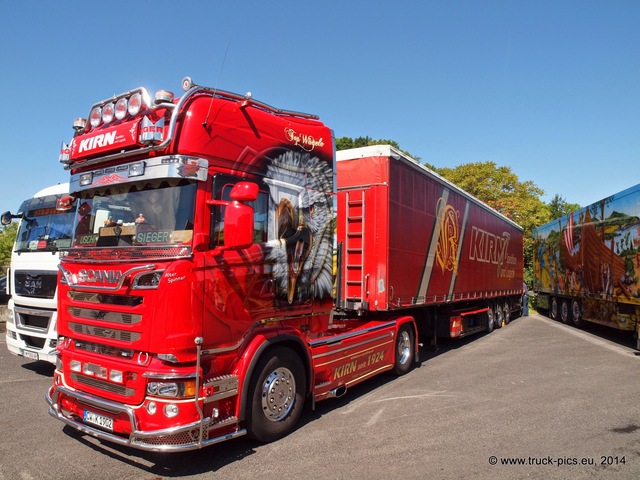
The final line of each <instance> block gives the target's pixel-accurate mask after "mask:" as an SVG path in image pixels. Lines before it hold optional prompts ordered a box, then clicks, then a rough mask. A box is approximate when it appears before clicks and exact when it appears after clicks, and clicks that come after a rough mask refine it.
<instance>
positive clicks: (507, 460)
mask: <svg viewBox="0 0 640 480" xmlns="http://www.w3.org/2000/svg"><path fill="white" fill-rule="evenodd" d="M489 464H490V465H505V466H507V465H523V466H557V467H566V466H568V467H571V466H615V465H627V458H626V456H624V455H623V456H618V455H600V456H596V457H566V456H561V457H552V456H546V457H496V456H494V455H492V456H490V457H489Z"/></svg>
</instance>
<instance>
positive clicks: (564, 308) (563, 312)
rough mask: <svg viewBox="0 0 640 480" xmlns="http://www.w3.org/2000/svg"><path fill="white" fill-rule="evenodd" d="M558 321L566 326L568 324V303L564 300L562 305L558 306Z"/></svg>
mask: <svg viewBox="0 0 640 480" xmlns="http://www.w3.org/2000/svg"><path fill="white" fill-rule="evenodd" d="M560 320H562V323H564V324H567V325H568V324H569V322H570V318H569V303H568V302H567V301H566V300H563V301H562V303H561V304H560Z"/></svg>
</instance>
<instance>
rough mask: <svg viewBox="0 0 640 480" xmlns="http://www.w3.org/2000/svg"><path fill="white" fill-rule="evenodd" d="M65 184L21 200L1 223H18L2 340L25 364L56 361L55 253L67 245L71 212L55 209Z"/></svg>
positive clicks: (66, 188)
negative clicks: (16, 207)
mask: <svg viewBox="0 0 640 480" xmlns="http://www.w3.org/2000/svg"><path fill="white" fill-rule="evenodd" d="M68 195H69V184H68V183H63V184H58V185H52V186H50V187H47V188H44V189H42V190H40V191H38V192H37V193H36V194H35V195H34V196H33V197H31V198H28V199H26V200H25V201H24V202H22V204H21V205H20V207H19V208H18V211H17V213H14V214H12V213H11V212H8V211H7V212H5V213H3V215H2V224H3V225H9V224H10V223H11V222H12V221H13V220H14V219H16V218H18V219H20V223H19V225H18V231H17V234H16V240H15V243H14V246H13V250H12V252H11V265H10V267H9V271H8V272H7V278H8V280H9V281H8V284H9V293H10V294H11V298H10V299H9V302H8V305H7V307H8V308H7V309H8V318H7V324H6V327H7V331H6V340H7V348H8V349H9V352H10V353H12V354H14V355H18V356H21V357H24V358H26V359H29V360H44V361H48V362H50V363H55V362H56V354H57V351H56V347H57V345H58V334H57V330H56V324H57V302H58V297H57V283H58V263H59V262H60V249H62V248H68V247H70V246H71V230H72V227H73V221H74V215H73V213H72V212H68V211H67V212H64V211H58V210H56V202H57V201H58V199H60V198H62V197H63V196H68Z"/></svg>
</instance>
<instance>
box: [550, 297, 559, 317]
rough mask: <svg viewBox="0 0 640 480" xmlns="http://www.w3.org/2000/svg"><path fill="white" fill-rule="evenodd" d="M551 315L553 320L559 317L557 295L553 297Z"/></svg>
mask: <svg viewBox="0 0 640 480" xmlns="http://www.w3.org/2000/svg"><path fill="white" fill-rule="evenodd" d="M549 317H550V318H551V319H553V320H557V319H558V300H557V299H556V298H555V297H553V298H552V299H551V308H550V309H549Z"/></svg>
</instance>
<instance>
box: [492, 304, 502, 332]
mask: <svg viewBox="0 0 640 480" xmlns="http://www.w3.org/2000/svg"><path fill="white" fill-rule="evenodd" d="M493 318H494V320H495V323H496V328H501V327H502V320H503V317H502V308H501V307H500V306H499V305H498V304H497V303H496V305H495V311H494V314H493Z"/></svg>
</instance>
